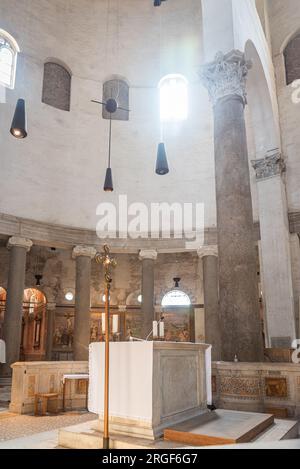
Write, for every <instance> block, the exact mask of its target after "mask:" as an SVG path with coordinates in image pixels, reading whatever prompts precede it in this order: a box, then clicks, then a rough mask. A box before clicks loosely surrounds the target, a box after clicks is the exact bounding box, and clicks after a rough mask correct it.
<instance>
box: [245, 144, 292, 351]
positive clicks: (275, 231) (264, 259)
mask: <svg viewBox="0 0 300 469" xmlns="http://www.w3.org/2000/svg"><path fill="white" fill-rule="evenodd" d="M252 166H253V168H254V169H255V172H256V179H257V189H258V205H259V221H260V233H261V250H260V254H261V276H262V285H263V300H264V306H265V321H266V327H265V330H266V332H267V336H266V342H267V343H266V346H267V347H272V348H290V347H291V346H292V342H293V341H294V340H295V339H296V338H297V336H296V325H295V307H294V306H295V303H294V293H293V278H292V261H291V242H290V241H291V240H290V232H289V222H288V208H287V201H286V192H285V186H284V181H283V178H282V174H283V172H284V170H285V164H284V161H283V159H282V157H281V154H280V152H279V151H273V152H270V153H268V154H267V155H266V157H265V158H261V159H258V160H255V161H252Z"/></svg>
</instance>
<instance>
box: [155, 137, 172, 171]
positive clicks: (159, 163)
mask: <svg viewBox="0 0 300 469" xmlns="http://www.w3.org/2000/svg"><path fill="white" fill-rule="evenodd" d="M155 172H156V174H159V175H160V176H164V175H165V174H168V172H169V166H168V160H167V155H166V149H165V144H164V143H159V145H158V150H157V160H156V170H155Z"/></svg>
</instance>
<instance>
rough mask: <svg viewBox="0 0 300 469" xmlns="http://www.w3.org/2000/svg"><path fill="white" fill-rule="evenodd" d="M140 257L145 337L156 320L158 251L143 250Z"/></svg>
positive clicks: (143, 332) (143, 330)
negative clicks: (155, 267) (156, 261)
mask: <svg viewBox="0 0 300 469" xmlns="http://www.w3.org/2000/svg"><path fill="white" fill-rule="evenodd" d="M139 259H140V260H141V261H142V288H141V292H142V306H141V310H142V317H143V326H142V338H143V339H145V338H146V337H147V335H148V334H149V332H150V331H151V329H152V321H153V320H154V262H155V260H156V259H157V252H156V251H155V250H142V251H140V253H139Z"/></svg>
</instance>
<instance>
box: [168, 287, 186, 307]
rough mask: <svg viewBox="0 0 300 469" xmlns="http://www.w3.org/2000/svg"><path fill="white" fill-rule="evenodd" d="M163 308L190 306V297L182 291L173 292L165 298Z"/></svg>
mask: <svg viewBox="0 0 300 469" xmlns="http://www.w3.org/2000/svg"><path fill="white" fill-rule="evenodd" d="M161 305H162V306H190V305H191V300H190V298H189V296H188V295H187V294H186V293H184V292H183V291H181V290H172V291H169V292H168V293H166V295H165V296H164V297H163V299H162V302H161Z"/></svg>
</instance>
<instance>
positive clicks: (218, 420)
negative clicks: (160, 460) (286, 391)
mask: <svg viewBox="0 0 300 469" xmlns="http://www.w3.org/2000/svg"><path fill="white" fill-rule="evenodd" d="M273 424H274V416H273V415H271V414H258V413H254V412H238V411H232V410H223V409H219V410H216V411H213V412H211V418H210V419H209V420H207V419H206V420H203V419H202V418H201V416H200V417H196V418H193V419H191V420H187V421H186V422H182V423H179V424H177V425H174V426H172V427H170V428H167V429H165V431H164V439H165V440H169V441H174V442H177V443H183V444H188V445H191V446H209V445H212V446H215V445H226V444H227V445H228V444H237V443H249V442H250V441H253V440H254V438H256V437H257V436H258V435H260V434H261V433H262V432H264V431H265V430H266V429H268V428H270V427H271V426H272V425H273Z"/></svg>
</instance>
